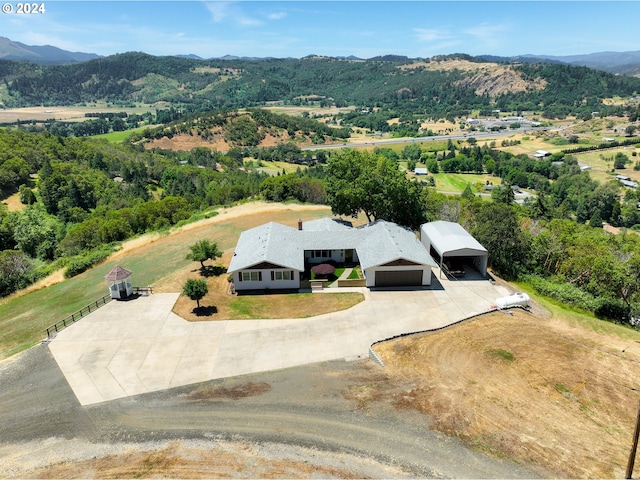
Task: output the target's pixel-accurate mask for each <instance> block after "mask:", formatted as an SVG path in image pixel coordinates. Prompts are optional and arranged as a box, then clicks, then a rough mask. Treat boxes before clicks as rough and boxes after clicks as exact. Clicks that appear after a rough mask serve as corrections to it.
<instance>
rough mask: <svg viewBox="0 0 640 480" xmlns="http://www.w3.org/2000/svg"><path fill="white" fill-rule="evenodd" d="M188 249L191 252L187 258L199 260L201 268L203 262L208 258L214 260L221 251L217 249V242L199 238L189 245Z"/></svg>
mask: <svg viewBox="0 0 640 480" xmlns="http://www.w3.org/2000/svg"><path fill="white" fill-rule="evenodd" d="M189 250H191V253H189V254H188V255H187V257H186V258H187V260H193V261H194V262H200V265H201V266H202V269H203V270H204V268H205V266H204V262H206V261H207V260H209V259H211V260H215V259H216V258H218V257H220V256H221V255H222V252H221V251H220V250H218V244H217V243H214V242H210V241H209V240H200V241H199V242H196V243H194V244H193V245H191V246H190V247H189Z"/></svg>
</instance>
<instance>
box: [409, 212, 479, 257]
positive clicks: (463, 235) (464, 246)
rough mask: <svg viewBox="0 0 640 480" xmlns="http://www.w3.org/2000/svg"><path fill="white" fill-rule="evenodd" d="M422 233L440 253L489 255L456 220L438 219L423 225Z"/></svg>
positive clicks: (441, 254)
mask: <svg viewBox="0 0 640 480" xmlns="http://www.w3.org/2000/svg"><path fill="white" fill-rule="evenodd" d="M420 235H426V236H427V237H428V238H429V241H430V243H431V246H432V247H433V249H434V250H435V251H436V252H438V255H440V256H444V255H447V254H449V255H458V256H463V255H468V256H480V255H487V254H488V253H487V249H486V248H484V247H483V246H482V245H480V242H478V241H477V240H476V239H475V238H473V237H472V236H471V234H470V233H469V232H467V231H466V230H465V229H464V228H463V227H462V225H460V224H459V223H455V222H446V221H444V220H438V221H437V222H429V223H425V224H423V225H422V227H421V228H420Z"/></svg>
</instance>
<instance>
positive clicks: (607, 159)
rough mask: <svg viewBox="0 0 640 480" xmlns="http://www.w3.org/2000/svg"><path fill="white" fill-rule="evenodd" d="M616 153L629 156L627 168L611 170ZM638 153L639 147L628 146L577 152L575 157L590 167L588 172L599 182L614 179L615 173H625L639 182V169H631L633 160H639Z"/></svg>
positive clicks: (639, 151)
mask: <svg viewBox="0 0 640 480" xmlns="http://www.w3.org/2000/svg"><path fill="white" fill-rule="evenodd" d="M633 152H636V156H635V157H634V156H633ZM617 153H624V154H625V155H626V156H627V157H629V160H630V161H631V162H630V163H628V164H627V168H625V169H620V170H616V171H615V172H611V169H612V168H613V159H614V157H615V156H616V154H617ZM639 153H640V149H639V148H636V147H633V146H629V147H619V148H608V149H606V150H599V151H596V152H585V153H577V154H575V157H576V158H577V159H578V161H579V162H580V163H584V164H586V165H589V166H590V167H591V170H590V171H589V174H590V175H591V177H592V178H594V179H595V180H597V181H599V182H608V181H610V180H615V176H616V175H626V176H628V177H630V178H631V179H632V180H634V181H636V182H640V171H638V170H634V169H633V166H634V164H635V162H637V161H639V160H640V156H638V154H639Z"/></svg>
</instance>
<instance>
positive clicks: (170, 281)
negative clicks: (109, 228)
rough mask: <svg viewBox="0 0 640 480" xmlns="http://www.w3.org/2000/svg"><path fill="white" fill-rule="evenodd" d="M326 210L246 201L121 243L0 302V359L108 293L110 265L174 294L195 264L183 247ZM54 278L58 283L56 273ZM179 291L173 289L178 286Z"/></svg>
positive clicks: (221, 242)
mask: <svg viewBox="0 0 640 480" xmlns="http://www.w3.org/2000/svg"><path fill="white" fill-rule="evenodd" d="M330 214H331V211H330V209H329V208H328V207H326V206H318V205H308V206H305V205H296V204H292V205H286V204H267V203H258V202H255V203H248V204H243V205H240V206H237V207H234V208H230V209H223V210H221V212H220V213H219V214H218V215H217V216H215V217H212V218H209V219H205V220H202V221H200V222H196V223H193V224H189V225H186V226H184V227H182V228H181V229H178V230H177V231H174V232H171V233H170V234H168V235H164V236H163V235H150V236H144V237H141V238H139V239H134V240H132V241H130V242H126V243H125V244H124V245H123V248H122V249H121V250H120V251H119V252H117V253H115V254H114V255H112V256H111V257H110V258H109V259H108V260H107V261H105V262H104V263H102V264H100V265H99V266H97V267H95V268H92V269H91V270H88V271H87V272H84V273H83V274H81V275H78V276H77V277H74V278H71V279H68V280H65V281H63V282H61V283H57V284H55V285H51V286H48V287H46V288H42V289H40V290H36V291H31V292H30V293H28V294H26V295H21V294H20V292H18V293H17V294H14V295H12V296H10V297H7V298H6V299H3V300H2V301H1V302H0V327H1V328H0V359H2V358H7V357H10V356H12V355H14V354H16V353H18V352H20V351H22V350H24V349H26V348H29V347H31V346H33V345H34V344H36V343H37V342H39V341H40V340H42V338H43V337H44V334H43V331H44V329H45V328H46V327H48V326H49V325H52V324H53V323H55V322H57V321H58V320H61V319H62V318H64V317H65V316H67V315H70V314H71V313H73V312H75V311H77V310H79V309H80V308H82V307H84V306H85V305H87V304H89V303H90V302H92V301H94V300H96V299H98V298H100V297H102V296H103V295H106V294H107V293H108V288H107V284H106V282H105V281H104V275H106V273H107V272H108V271H109V270H111V268H113V267H114V266H115V265H116V264H120V265H122V266H125V267H127V268H128V269H130V270H132V271H133V277H132V279H133V283H134V285H153V286H154V287H156V288H157V289H158V291H172V292H176V291H180V290H181V288H182V284H181V283H180V282H179V281H178V282H177V283H176V280H175V279H176V278H181V275H183V272H184V271H185V270H186V271H189V270H193V269H194V268H195V267H196V266H197V265H198V264H197V263H194V262H190V261H189V260H186V259H185V255H186V254H187V253H189V245H191V244H193V243H195V242H196V241H198V240H201V239H204V238H207V239H209V240H211V241H214V242H217V243H218V247H219V248H220V249H221V250H222V251H223V252H225V251H227V252H228V251H230V250H232V249H233V248H234V247H235V244H236V241H237V239H238V236H239V235H240V232H242V231H243V230H245V229H247V228H251V227H254V226H257V225H260V224H262V223H265V222H268V221H275V222H280V223H283V224H286V225H291V226H295V225H296V224H297V220H298V218H301V219H302V220H312V219H315V218H321V217H326V216H330ZM57 275H58V279H59V274H57ZM178 287H179V288H178Z"/></svg>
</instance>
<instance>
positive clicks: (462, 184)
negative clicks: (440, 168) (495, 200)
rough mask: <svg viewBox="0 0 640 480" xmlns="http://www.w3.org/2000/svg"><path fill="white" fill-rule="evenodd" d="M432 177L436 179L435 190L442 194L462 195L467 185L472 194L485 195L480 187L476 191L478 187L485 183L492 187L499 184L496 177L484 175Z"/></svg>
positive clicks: (443, 174)
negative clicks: (490, 184) (491, 184)
mask: <svg viewBox="0 0 640 480" xmlns="http://www.w3.org/2000/svg"><path fill="white" fill-rule="evenodd" d="M433 177H434V178H435V179H436V190H437V191H438V192H442V193H462V192H463V191H464V190H465V188H467V185H470V186H471V191H472V192H473V193H476V194H478V193H485V192H483V191H482V187H480V189H478V185H485V184H486V182H490V183H493V184H494V185H499V184H500V179H499V178H498V177H494V176H492V175H486V174H474V173H436V174H434V175H433Z"/></svg>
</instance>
